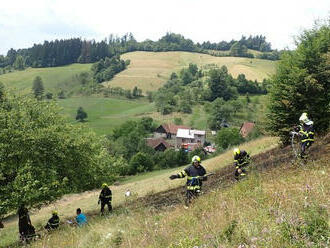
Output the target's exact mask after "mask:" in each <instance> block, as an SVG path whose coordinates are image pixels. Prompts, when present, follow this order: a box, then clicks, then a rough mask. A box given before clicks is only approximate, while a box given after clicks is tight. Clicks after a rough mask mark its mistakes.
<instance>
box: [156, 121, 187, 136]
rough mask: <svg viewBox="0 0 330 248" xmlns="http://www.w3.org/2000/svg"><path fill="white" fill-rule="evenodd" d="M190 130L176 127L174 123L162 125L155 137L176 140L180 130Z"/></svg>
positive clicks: (184, 127) (185, 127)
mask: <svg viewBox="0 0 330 248" xmlns="http://www.w3.org/2000/svg"><path fill="white" fill-rule="evenodd" d="M179 128H180V129H190V127H187V126H180V125H175V124H172V123H169V124H162V125H160V126H159V127H158V128H157V129H156V131H155V137H163V138H166V139H172V138H173V139H175V137H176V134H177V132H178V129H179Z"/></svg>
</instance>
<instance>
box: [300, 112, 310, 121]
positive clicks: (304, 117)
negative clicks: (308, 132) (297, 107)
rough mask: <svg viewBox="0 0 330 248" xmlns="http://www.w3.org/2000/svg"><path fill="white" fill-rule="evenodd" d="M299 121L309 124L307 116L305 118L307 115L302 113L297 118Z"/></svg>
mask: <svg viewBox="0 0 330 248" xmlns="http://www.w3.org/2000/svg"><path fill="white" fill-rule="evenodd" d="M299 121H300V122H301V123H305V124H307V122H309V121H310V120H309V119H308V116H307V113H302V114H301V116H300V118H299Z"/></svg>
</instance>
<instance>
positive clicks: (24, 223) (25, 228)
mask: <svg viewBox="0 0 330 248" xmlns="http://www.w3.org/2000/svg"><path fill="white" fill-rule="evenodd" d="M17 214H18V231H19V235H20V239H21V240H22V241H27V242H28V241H29V240H31V239H32V238H33V237H35V235H36V234H35V228H34V226H33V225H32V223H31V219H30V215H29V210H28V209H27V208H26V207H25V206H24V205H21V206H20V207H19V209H18V212H17Z"/></svg>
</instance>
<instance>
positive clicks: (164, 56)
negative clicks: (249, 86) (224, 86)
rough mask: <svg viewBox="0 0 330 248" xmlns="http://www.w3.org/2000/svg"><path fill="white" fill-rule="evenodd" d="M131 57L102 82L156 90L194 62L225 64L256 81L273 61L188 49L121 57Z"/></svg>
mask: <svg viewBox="0 0 330 248" xmlns="http://www.w3.org/2000/svg"><path fill="white" fill-rule="evenodd" d="M121 58H123V59H129V60H131V64H130V65H129V66H128V69H126V70H125V71H122V72H121V73H119V74H117V75H116V76H115V78H114V79H112V80H111V81H109V82H106V83H104V84H105V85H109V86H111V87H115V86H120V87H122V88H126V89H132V88H133V87H134V86H137V87H139V88H141V89H142V90H143V92H146V91H154V90H157V89H158V88H159V87H161V86H162V84H163V83H164V82H165V81H166V80H167V79H168V78H169V76H170V74H171V73H172V72H174V71H176V72H177V71H179V70H180V69H181V68H183V67H185V66H188V65H189V63H195V64H197V65H199V66H203V65H207V64H217V65H218V66H222V65H226V66H227V67H228V70H229V72H230V73H231V74H232V75H233V76H234V77H236V76H237V75H238V74H240V73H244V74H245V76H246V78H248V79H251V80H255V79H257V80H258V81H261V80H263V79H264V78H268V77H269V76H270V75H272V74H273V73H274V72H275V64H276V62H274V61H269V60H262V59H250V58H238V57H215V56H211V55H207V54H200V53H190V52H131V53H126V54H123V55H122V56H121Z"/></svg>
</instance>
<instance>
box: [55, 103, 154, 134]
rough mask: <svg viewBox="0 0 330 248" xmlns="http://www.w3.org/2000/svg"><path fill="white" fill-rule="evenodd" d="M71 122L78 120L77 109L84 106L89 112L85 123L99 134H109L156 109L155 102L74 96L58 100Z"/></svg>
mask: <svg viewBox="0 0 330 248" xmlns="http://www.w3.org/2000/svg"><path fill="white" fill-rule="evenodd" d="M58 104H59V105H60V106H61V107H63V113H64V114H65V116H66V117H67V118H68V119H69V121H70V122H76V121H75V118H76V114H77V109H78V108H79V107H83V108H84V110H85V111H86V112H87V114H88V121H87V122H85V123H84V125H87V126H88V127H90V128H91V129H93V130H94V131H95V132H96V133H97V134H109V133H110V132H111V130H112V129H113V128H114V127H116V126H119V125H121V124H123V123H124V122H125V121H127V120H132V119H134V118H140V117H142V116H144V115H147V114H148V113H151V112H153V111H155V107H154V105H153V104H150V103H149V102H147V101H143V100H134V101H133V100H126V99H115V98H99V97H72V98H68V99H62V100H58Z"/></svg>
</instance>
